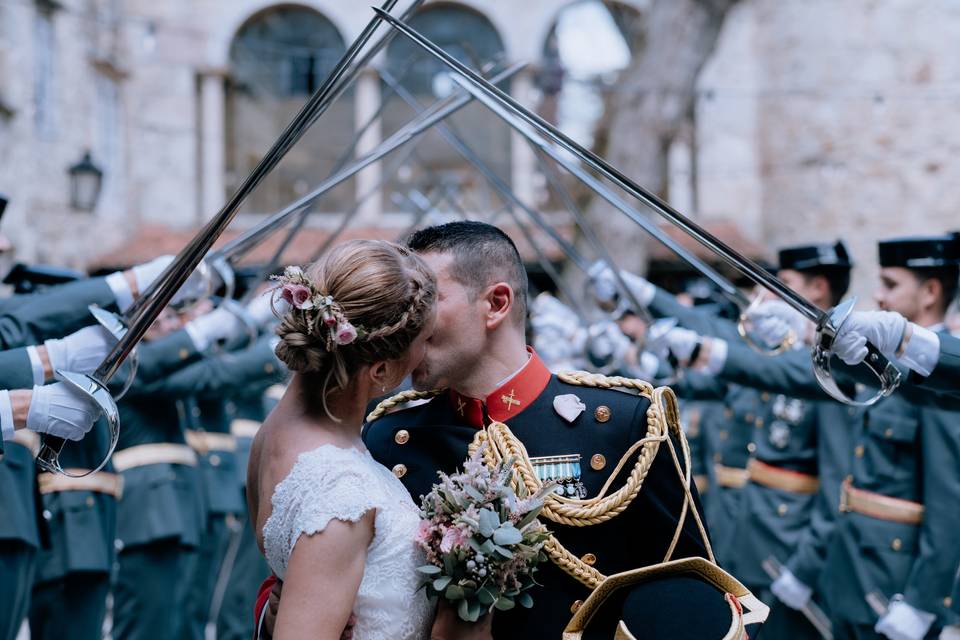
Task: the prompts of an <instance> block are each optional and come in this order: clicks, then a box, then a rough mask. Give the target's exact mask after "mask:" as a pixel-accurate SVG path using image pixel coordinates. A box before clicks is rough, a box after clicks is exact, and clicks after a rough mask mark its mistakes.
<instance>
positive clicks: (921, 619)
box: [873, 600, 937, 640]
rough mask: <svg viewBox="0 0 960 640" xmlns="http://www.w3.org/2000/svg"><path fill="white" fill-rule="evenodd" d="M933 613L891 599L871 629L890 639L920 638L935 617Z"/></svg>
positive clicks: (918, 639)
mask: <svg viewBox="0 0 960 640" xmlns="http://www.w3.org/2000/svg"><path fill="white" fill-rule="evenodd" d="M936 617H937V616H936V615H935V614H933V613H927V612H926V611H921V610H920V609H915V608H913V607H911V606H910V605H909V604H907V603H906V602H904V601H903V600H891V604H890V608H889V609H887V613H886V615H884V616H883V617H882V618H880V620H879V621H877V624H876V626H874V627H873V630H874V631H876V632H877V633H879V634H882V635H884V636H886V637H887V638H889V639H890V640H921V639H922V638H923V637H924V636H925V635H927V630H929V629H930V625H932V624H933V621H934V620H935V619H936Z"/></svg>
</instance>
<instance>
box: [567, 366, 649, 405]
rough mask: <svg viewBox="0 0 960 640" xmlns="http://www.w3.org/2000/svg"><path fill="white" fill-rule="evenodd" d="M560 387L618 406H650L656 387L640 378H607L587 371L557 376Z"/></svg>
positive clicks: (569, 372)
mask: <svg viewBox="0 0 960 640" xmlns="http://www.w3.org/2000/svg"><path fill="white" fill-rule="evenodd" d="M556 380H557V383H558V387H559V388H560V389H561V390H564V391H569V393H573V394H576V395H578V396H581V397H583V398H590V399H596V400H597V401H598V402H603V403H607V404H610V403H615V404H617V405H618V406H624V407H626V406H636V405H637V404H643V405H646V404H649V402H650V400H651V398H652V397H653V392H654V386H653V385H652V384H650V383H649V382H646V381H645V380H640V379H639V378H625V377H621V376H605V375H602V374H599V373H589V372H585V371H565V372H561V373H558V374H557V375H556Z"/></svg>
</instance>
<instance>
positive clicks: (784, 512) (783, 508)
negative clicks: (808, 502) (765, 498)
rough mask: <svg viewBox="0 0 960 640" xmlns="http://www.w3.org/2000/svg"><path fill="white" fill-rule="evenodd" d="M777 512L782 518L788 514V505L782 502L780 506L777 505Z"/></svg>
mask: <svg viewBox="0 0 960 640" xmlns="http://www.w3.org/2000/svg"><path fill="white" fill-rule="evenodd" d="M777 514H778V515H779V516H780V517H781V518H782V517H783V516H785V515H787V505H785V504H781V505H780V506H779V507H777Z"/></svg>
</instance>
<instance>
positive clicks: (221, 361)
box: [139, 337, 286, 398]
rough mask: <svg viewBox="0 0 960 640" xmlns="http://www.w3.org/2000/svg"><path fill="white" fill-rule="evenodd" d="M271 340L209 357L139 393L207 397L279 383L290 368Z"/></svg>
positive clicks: (178, 396) (266, 339)
mask: <svg viewBox="0 0 960 640" xmlns="http://www.w3.org/2000/svg"><path fill="white" fill-rule="evenodd" d="M271 343H272V340H271V339H270V338H269V337H264V338H261V339H260V340H258V341H257V342H256V343H254V345H253V346H252V347H250V348H249V349H245V350H243V351H234V352H230V353H222V354H217V355H211V356H208V357H206V358H204V359H203V360H201V361H199V362H196V363H194V364H190V365H187V366H186V367H183V368H181V369H178V370H177V371H175V372H173V373H171V374H169V375H166V376H164V377H162V378H160V379H158V380H156V381H155V382H152V383H150V384H146V385H143V386H142V387H141V388H140V389H139V393H143V394H157V395H165V396H168V397H174V398H181V397H185V396H198V397H203V396H214V395H222V394H230V393H233V392H236V391H239V390H240V389H243V388H244V387H246V386H247V385H249V384H251V383H253V382H256V381H263V382H279V381H280V380H282V379H283V378H284V377H285V375H286V370H285V369H284V367H283V365H282V363H281V362H280V361H279V360H277V357H276V355H275V354H274V352H273V348H272V344H271Z"/></svg>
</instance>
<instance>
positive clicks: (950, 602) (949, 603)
mask: <svg viewBox="0 0 960 640" xmlns="http://www.w3.org/2000/svg"><path fill="white" fill-rule="evenodd" d="M943 606H945V607H946V608H947V609H949V608H950V607H952V606H953V598H951V597H950V596H947V597H946V598H944V599H943Z"/></svg>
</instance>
